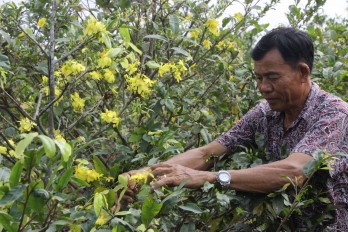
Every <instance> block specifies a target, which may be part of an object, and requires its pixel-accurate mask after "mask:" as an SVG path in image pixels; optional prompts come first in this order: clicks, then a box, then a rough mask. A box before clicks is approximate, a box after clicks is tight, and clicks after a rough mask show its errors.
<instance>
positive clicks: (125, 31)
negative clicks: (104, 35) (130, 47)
mask: <svg viewBox="0 0 348 232" xmlns="http://www.w3.org/2000/svg"><path fill="white" fill-rule="evenodd" d="M118 31H119V32H120V35H121V36H122V38H123V40H124V41H125V42H126V43H130V41H131V38H130V34H129V29H128V28H127V27H126V26H125V25H122V26H121V27H120V29H119V30H118Z"/></svg>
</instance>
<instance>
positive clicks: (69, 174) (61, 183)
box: [57, 167, 74, 191]
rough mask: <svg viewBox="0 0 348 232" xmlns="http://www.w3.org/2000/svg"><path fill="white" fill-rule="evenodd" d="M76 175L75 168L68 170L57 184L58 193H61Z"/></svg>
mask: <svg viewBox="0 0 348 232" xmlns="http://www.w3.org/2000/svg"><path fill="white" fill-rule="evenodd" d="M73 173H74V168H72V167H71V168H68V169H67V170H66V171H65V172H64V173H63V174H62V175H61V176H60V177H59V178H58V182H57V187H58V191H61V190H62V189H63V188H65V186H67V185H68V183H69V181H70V180H71V177H72V175H73Z"/></svg>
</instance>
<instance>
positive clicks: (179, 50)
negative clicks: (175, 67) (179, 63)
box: [171, 47, 191, 57]
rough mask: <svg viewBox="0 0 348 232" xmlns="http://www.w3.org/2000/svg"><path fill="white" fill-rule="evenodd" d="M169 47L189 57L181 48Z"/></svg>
mask: <svg viewBox="0 0 348 232" xmlns="http://www.w3.org/2000/svg"><path fill="white" fill-rule="evenodd" d="M171 49H172V50H174V51H175V52H176V53H180V54H182V55H184V56H187V57H191V55H190V53H188V52H187V51H185V50H184V49H182V48H178V47H172V48H171Z"/></svg>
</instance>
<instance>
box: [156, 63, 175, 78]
mask: <svg viewBox="0 0 348 232" xmlns="http://www.w3.org/2000/svg"><path fill="white" fill-rule="evenodd" d="M173 66H174V65H173V64H172V63H166V64H164V65H163V64H161V66H160V67H159V69H158V75H159V76H160V77H163V75H164V74H165V73H167V72H170V70H171V68H173Z"/></svg>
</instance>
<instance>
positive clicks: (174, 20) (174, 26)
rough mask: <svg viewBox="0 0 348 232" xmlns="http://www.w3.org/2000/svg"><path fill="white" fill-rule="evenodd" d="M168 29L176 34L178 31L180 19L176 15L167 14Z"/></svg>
mask: <svg viewBox="0 0 348 232" xmlns="http://www.w3.org/2000/svg"><path fill="white" fill-rule="evenodd" d="M169 25H170V30H171V31H172V32H173V33H174V34H175V35H176V34H178V33H179V32H180V19H179V18H178V16H176V15H170V16H169Z"/></svg>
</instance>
